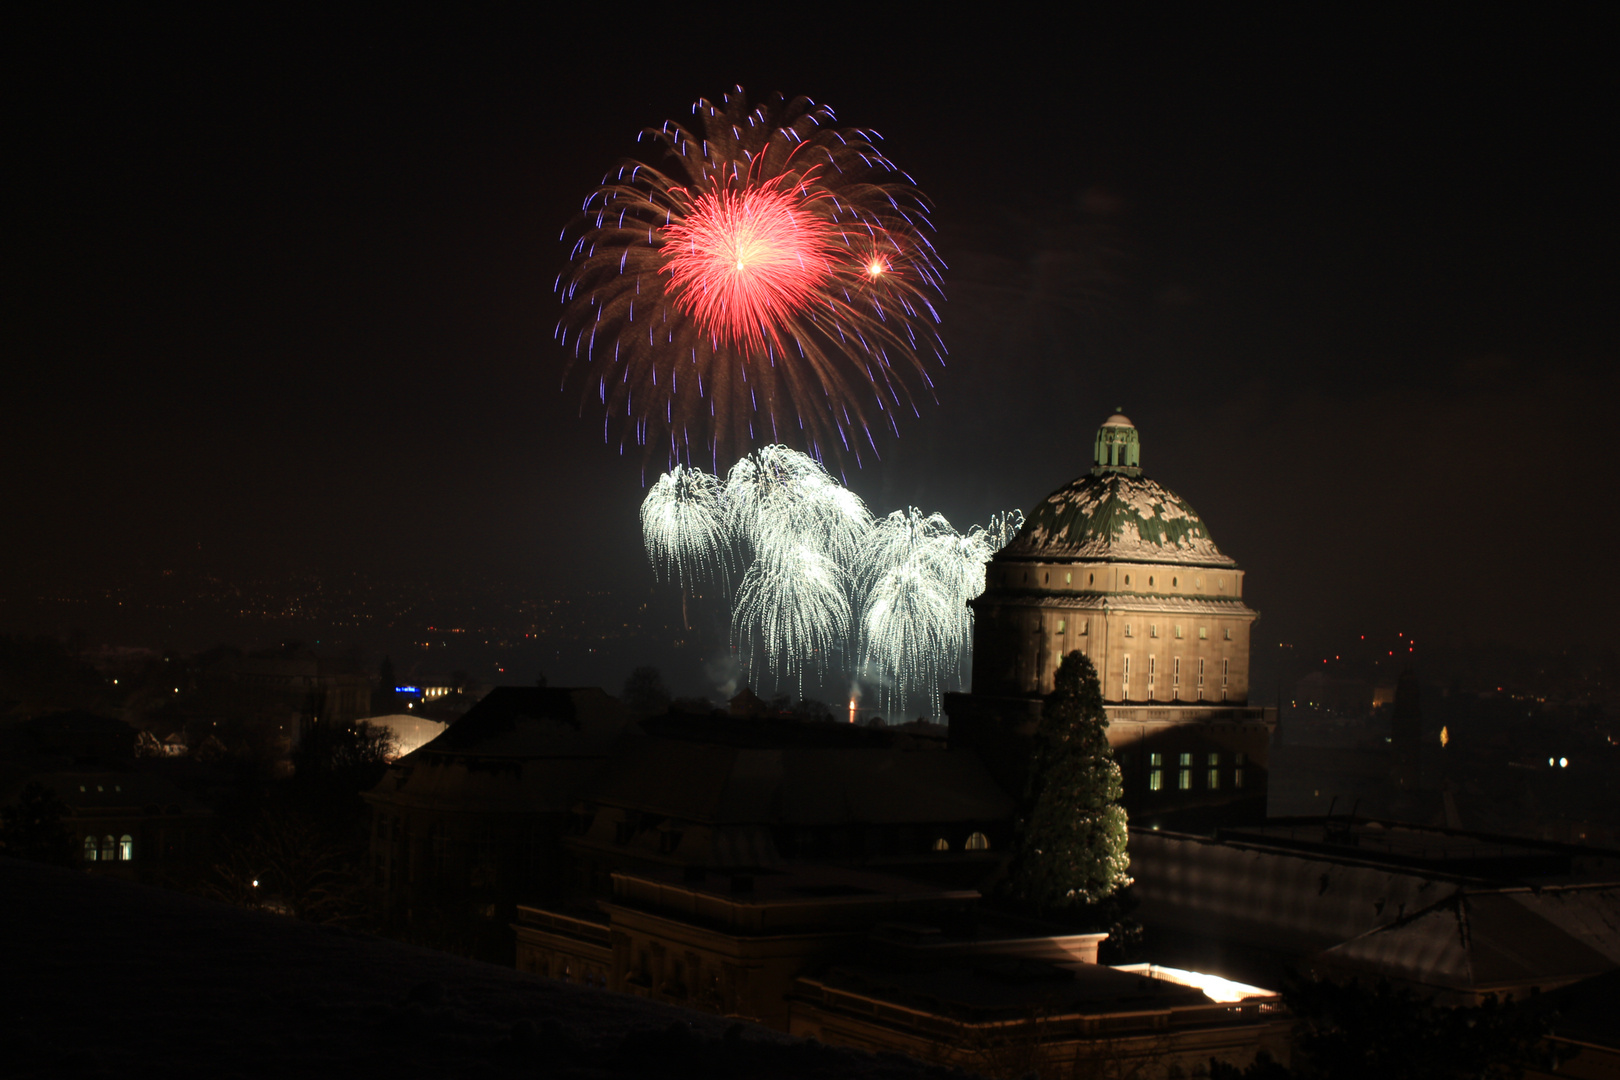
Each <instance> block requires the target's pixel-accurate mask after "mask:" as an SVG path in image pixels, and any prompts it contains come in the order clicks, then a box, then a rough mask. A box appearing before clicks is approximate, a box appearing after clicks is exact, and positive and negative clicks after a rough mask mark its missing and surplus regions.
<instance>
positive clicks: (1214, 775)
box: [1209, 769, 1221, 791]
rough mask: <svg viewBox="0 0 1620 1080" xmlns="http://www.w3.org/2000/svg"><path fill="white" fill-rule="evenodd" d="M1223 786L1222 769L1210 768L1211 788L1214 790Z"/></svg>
mask: <svg viewBox="0 0 1620 1080" xmlns="http://www.w3.org/2000/svg"><path fill="white" fill-rule="evenodd" d="M1220 786H1221V770H1219V769H1211V770H1209V790H1211V791H1214V790H1215V789H1216V788H1218V787H1220Z"/></svg>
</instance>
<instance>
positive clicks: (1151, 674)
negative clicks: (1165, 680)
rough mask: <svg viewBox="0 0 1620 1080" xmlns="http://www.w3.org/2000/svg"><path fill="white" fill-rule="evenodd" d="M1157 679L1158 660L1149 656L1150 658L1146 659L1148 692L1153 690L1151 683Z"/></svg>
mask: <svg viewBox="0 0 1620 1080" xmlns="http://www.w3.org/2000/svg"><path fill="white" fill-rule="evenodd" d="M1158 677H1159V658H1158V657H1157V656H1150V657H1148V689H1149V690H1151V689H1153V683H1154V682H1155V681H1156V680H1157V679H1158Z"/></svg>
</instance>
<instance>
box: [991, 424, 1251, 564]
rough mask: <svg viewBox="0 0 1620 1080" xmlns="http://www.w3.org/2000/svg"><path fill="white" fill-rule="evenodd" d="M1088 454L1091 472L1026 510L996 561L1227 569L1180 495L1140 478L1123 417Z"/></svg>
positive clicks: (1134, 444)
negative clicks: (1020, 527) (1101, 561)
mask: <svg viewBox="0 0 1620 1080" xmlns="http://www.w3.org/2000/svg"><path fill="white" fill-rule="evenodd" d="M1095 449H1096V456H1095V459H1094V460H1095V463H1094V464H1093V466H1092V469H1091V472H1090V473H1088V474H1087V475H1085V476H1082V477H1080V478H1079V479H1077V480H1075V481H1073V482H1072V483H1070V484H1068V485H1067V486H1065V487H1063V488H1061V489H1059V490H1058V491H1054V492H1053V493H1052V494H1051V495H1048V496H1047V497H1046V498H1045V499H1043V500H1042V501H1041V503H1040V505H1039V506H1037V507H1035V509H1033V510H1031V511H1030V512H1029V514H1028V515H1027V517H1026V518H1025V520H1024V528H1023V530H1022V531H1020V532H1019V534H1018V536H1017V537H1016V538H1014V540H1013V541H1012V543H1010V544H1008V545H1007V546H1006V547H1005V548H1003V549H1002V550H1001V552H1000V556H1001V557H1011V558H1033V559H1129V560H1141V561H1145V562H1172V563H1186V564H1192V565H1202V566H1232V565H1234V563H1233V560H1231V559H1229V558H1227V557H1226V556H1225V555H1222V554H1221V552H1220V549H1219V548H1217V547H1216V546H1215V541H1214V540H1213V539H1212V538H1211V537H1210V535H1209V529H1208V528H1207V527H1206V526H1205V525H1204V522H1203V519H1201V518H1200V517H1199V516H1198V514H1197V512H1196V511H1194V510H1193V508H1192V507H1191V506H1188V505H1187V503H1186V501H1185V500H1184V499H1182V498H1181V496H1179V495H1177V494H1176V493H1175V492H1173V491H1171V490H1170V489H1169V488H1166V487H1163V486H1161V485H1160V484H1157V483H1155V482H1154V481H1152V480H1149V479H1148V478H1147V477H1145V476H1143V475H1142V465H1141V460H1142V459H1141V453H1142V451H1141V440H1140V438H1139V437H1138V435H1137V431H1136V426H1135V425H1134V424H1132V423H1131V422H1130V420H1128V419H1127V418H1126V417H1124V416H1122V415H1119V414H1117V413H1116V414H1115V415H1113V416H1111V417H1109V418H1108V419H1107V420H1106V421H1105V422H1104V423H1103V426H1102V427H1101V428H1100V429H1099V430H1098V432H1097V441H1096V447H1095Z"/></svg>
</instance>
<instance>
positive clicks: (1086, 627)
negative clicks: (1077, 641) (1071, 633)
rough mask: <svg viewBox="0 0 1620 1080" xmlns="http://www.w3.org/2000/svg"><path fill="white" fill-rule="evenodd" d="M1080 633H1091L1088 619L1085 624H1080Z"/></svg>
mask: <svg viewBox="0 0 1620 1080" xmlns="http://www.w3.org/2000/svg"><path fill="white" fill-rule="evenodd" d="M1080 632H1081V633H1082V634H1089V633H1091V620H1090V619H1087V620H1086V621H1085V622H1082V623H1081V624H1080Z"/></svg>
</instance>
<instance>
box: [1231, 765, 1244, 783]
mask: <svg viewBox="0 0 1620 1080" xmlns="http://www.w3.org/2000/svg"><path fill="white" fill-rule="evenodd" d="M1232 786H1233V787H1242V786H1243V770H1242V769H1233V770H1232Z"/></svg>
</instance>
